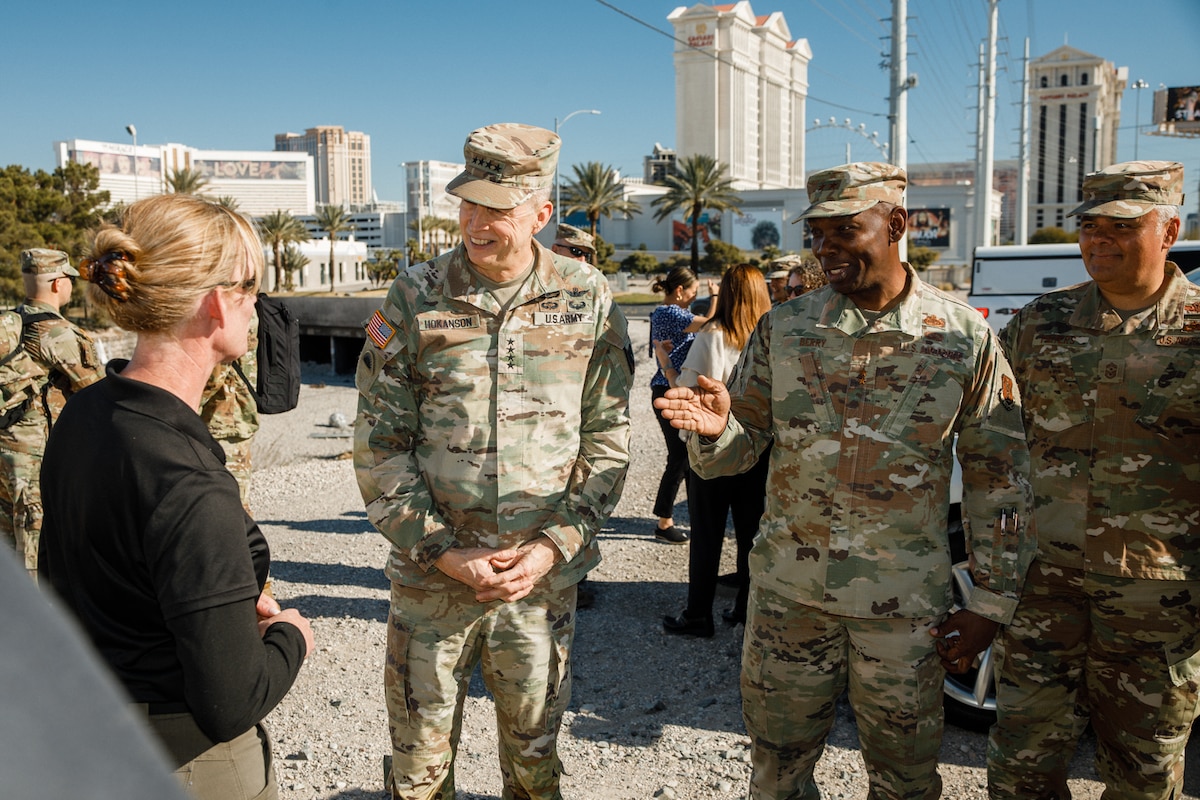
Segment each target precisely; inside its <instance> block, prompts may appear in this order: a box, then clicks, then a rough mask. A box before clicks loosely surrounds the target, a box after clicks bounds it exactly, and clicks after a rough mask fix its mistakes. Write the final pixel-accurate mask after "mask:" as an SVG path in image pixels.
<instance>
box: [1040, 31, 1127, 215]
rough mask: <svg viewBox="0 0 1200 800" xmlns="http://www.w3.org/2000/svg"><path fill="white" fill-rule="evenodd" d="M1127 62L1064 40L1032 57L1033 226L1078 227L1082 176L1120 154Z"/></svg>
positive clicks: (1106, 164) (1112, 160) (1101, 167)
mask: <svg viewBox="0 0 1200 800" xmlns="http://www.w3.org/2000/svg"><path fill="white" fill-rule="evenodd" d="M1127 78H1128V68H1127V67H1115V66H1113V64H1112V62H1111V61H1105V60H1104V59H1103V58H1100V57H1099V56H1094V55H1092V54H1091V53H1085V52H1083V51H1082V50H1076V49H1075V48H1073V47H1070V46H1068V45H1063V46H1062V47H1059V48H1058V49H1056V50H1053V51H1051V52H1049V53H1047V54H1046V55H1044V56H1042V57H1041V58H1035V59H1034V60H1032V61H1031V62H1029V86H1030V88H1029V104H1030V137H1029V141H1030V159H1029V230H1030V231H1031V232H1032V231H1036V230H1038V229H1039V228H1049V227H1059V228H1063V229H1065V230H1074V229H1075V228H1076V227H1077V224H1076V218H1075V217H1068V216H1067V214H1068V213H1069V212H1070V211H1071V209H1072V208H1074V207H1075V206H1077V205H1079V203H1080V202H1081V201H1082V200H1083V188H1082V187H1083V178H1084V176H1085V175H1087V174H1088V173H1089V172H1095V171H1096V170H1098V169H1103V168H1104V167H1107V166H1108V165H1110V164H1112V163H1113V162H1114V161H1115V160H1116V156H1117V129H1118V128H1119V127H1120V124H1121V94H1122V92H1123V91H1124V90H1125V84H1126V82H1127Z"/></svg>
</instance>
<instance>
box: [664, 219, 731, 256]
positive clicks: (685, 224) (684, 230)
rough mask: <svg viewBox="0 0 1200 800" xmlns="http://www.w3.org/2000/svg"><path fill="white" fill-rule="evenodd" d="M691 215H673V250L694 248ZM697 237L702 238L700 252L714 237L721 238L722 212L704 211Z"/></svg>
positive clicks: (697, 229)
mask: <svg viewBox="0 0 1200 800" xmlns="http://www.w3.org/2000/svg"><path fill="white" fill-rule="evenodd" d="M691 219H692V218H691V215H690V214H689V215H688V216H687V217H682V216H680V217H673V218H672V219H671V249H672V250H689V251H690V250H691V249H692V223H691ZM696 238H697V239H699V240H700V252H701V253H703V252H704V245H706V244H708V243H709V242H710V241H712V240H713V239H720V238H721V214H720V212H715V211H704V212H702V213H701V214H700V220H699V224H698V225H697V226H696Z"/></svg>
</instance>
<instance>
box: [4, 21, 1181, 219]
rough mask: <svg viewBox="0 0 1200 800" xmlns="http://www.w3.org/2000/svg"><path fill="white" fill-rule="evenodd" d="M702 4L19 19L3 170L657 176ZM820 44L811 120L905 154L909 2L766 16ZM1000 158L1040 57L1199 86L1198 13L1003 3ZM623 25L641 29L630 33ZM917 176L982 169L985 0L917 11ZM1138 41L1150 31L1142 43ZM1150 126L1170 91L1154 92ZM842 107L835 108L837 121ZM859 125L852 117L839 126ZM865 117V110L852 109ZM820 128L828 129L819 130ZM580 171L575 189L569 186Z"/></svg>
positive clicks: (1154, 83) (1174, 143)
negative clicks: (323, 152) (170, 158)
mask: <svg viewBox="0 0 1200 800" xmlns="http://www.w3.org/2000/svg"><path fill="white" fill-rule="evenodd" d="M678 5H681V3H677V2H671V1H670V0H668V1H667V2H657V0H603V2H601V0H509V2H496V1H495V0H493V2H477V1H476V0H432V1H430V0H425V1H424V2H415V1H414V0H392V2H383V1H382V0H376V1H374V2H368V1H365V0H364V1H363V2H351V1H350V0H323V2H312V1H311V0H292V1H291V2H280V1H279V0H208V1H207V2H203V3H194V4H190V3H179V2H161V0H153V2H150V1H149V0H147V1H145V2H142V1H141V0H116V2H111V3H106V4H97V3H94V2H82V0H44V1H43V2H36V3H35V2H20V3H16V2H14V3H7V4H5V7H4V9H3V10H2V11H0V20H2V21H3V29H4V30H5V32H6V34H7V35H6V36H5V42H4V46H3V47H2V48H0V105H2V107H3V108H4V109H5V111H6V116H7V118H8V121H7V123H6V124H4V125H3V126H0V163H3V164H21V165H23V166H26V167H29V168H31V169H38V168H41V169H46V170H50V169H52V168H53V167H54V154H53V150H52V143H53V142H54V141H55V140H60V139H72V138H80V139H98V140H102V141H115V142H128V141H129V136H128V134H126V132H125V126H126V125H128V124H130V123H132V124H134V125H136V126H137V130H138V142H139V144H158V143H163V142H179V143H182V144H187V145H191V146H195V147H200V148H205V149H230V150H233V149H253V150H270V149H272V147H273V145H274V135H275V134H276V133H279V132H283V131H302V130H303V129H304V128H307V127H312V126H314V125H323V124H329V125H342V126H344V127H346V128H348V129H351V130H360V131H364V132H366V133H368V134H370V136H371V147H372V177H373V180H374V184H375V187H376V191H377V193H378V195H379V196H380V198H381V199H388V200H399V199H402V192H403V174H402V173H403V170H402V169H401V167H400V166H399V165H400V163H401V162H403V161H413V160H418V159H437V160H445V161H459V160H461V156H462V142H463V139H464V138H465V137H466V134H467V133H468V132H469V131H470V130H472V129H473V128H476V127H479V126H482V125H486V124H490V123H494V122H502V121H515V122H527V123H531V124H537V125H542V126H544V127H547V128H553V126H554V121H555V118H556V117H557V118H559V119H560V120H562V119H563V118H565V117H566V116H567V115H568V114H570V113H571V112H572V111H575V110H577V109H593V108H594V109H598V110H599V111H601V114H600V115H599V116H594V115H588V114H580V115H578V116H575V117H573V118H572V119H571V120H570V121H569V122H567V123H565V124H562V125H561V127H560V132H561V134H562V136H563V139H564V151H563V162H564V164H565V165H570V164H577V163H581V162H584V161H600V162H603V163H605V164H609V165H611V166H614V167H616V168H618V169H620V170H622V171H623V172H624V173H626V174H630V175H638V176H640V175H641V172H642V158H643V157H644V156H645V155H647V154H648V153H649V152H650V151H651V149H652V148H653V146H654V144H655V143H656V142H658V143H661V144H663V145H664V146H667V147H672V146H674V144H675V108H674V105H675V103H674V69H673V65H672V47H673V44H672V41H671V39H670V38H668V36H667V35H666V34H668V33H670V25H669V23H667V21H666V17H667V15H668V14H669V13H670V12H671V10H672V9H674V8H675V7H677V6H678ZM752 6H753V9H754V12H755V13H756V14H759V15H763V14H767V13H770V12H772V11H782V12H783V14H784V16H785V18H786V20H787V24H788V27H789V29H790V31H791V34H792V37H793V38H806V39H808V41H809V45H810V47H811V48H812V51H813V60H812V62H811V64H810V73H809V82H810V89H809V92H810V97H809V107H808V117H809V119H810V121H811V120H812V119H815V118H821V119H823V120H827V119H828V118H829V117H830V116H834V117H836V118H837V119H838V120H839V121H840V120H842V119H844V118H846V117H849V118H850V119H851V120H852V123H853V124H854V125H856V126H857V125H858V124H859V123H865V124H866V126H867V130H868V131H872V130H877V131H879V134H880V137H881V139H882V140H884V141H886V139H887V122H886V114H887V99H886V94H887V83H888V75H887V72H886V70H884V69H881V68H880V66H879V65H880V62H881V61H882V60H883V58H884V53H885V51H886V50H887V49H888V41H887V37H888V35H889V33H890V27H889V26H890V23H889V22H888V21H886V19H885V18H886V17H888V16H889V15H890V2H889V1H888V0H774V1H772V0H753V2H752ZM999 8H1000V35H1001V37H1002V39H1001V43H1000V44H1001V51H1002V52H1001V55H1000V58H999V66H1000V67H1001V69H1002V71H1001V72H1000V73H999V74H998V77H997V113H998V118H997V125H996V156H997V157H998V158H1005V157H1015V155H1016V152H1017V131H1016V127H1017V124H1018V122H1019V117H1018V110H1017V107H1016V105H1015V103H1016V102H1017V99H1018V94H1019V91H1018V90H1019V84H1018V81H1019V77H1020V57H1021V51H1022V47H1023V39H1024V37H1025V36H1029V37H1031V40H1032V41H1031V52H1032V55H1033V57H1037V56H1039V55H1043V54H1045V53H1047V52H1049V51H1051V50H1053V49H1054V48H1056V47H1058V46H1059V45H1061V44H1063V42H1064V41H1066V42H1068V43H1069V44H1071V45H1072V46H1074V47H1077V48H1079V49H1081V50H1084V51H1087V52H1090V53H1094V54H1096V55H1100V56H1103V57H1105V58H1107V59H1108V60H1110V61H1113V62H1114V63H1115V64H1116V65H1117V66H1127V67H1129V79H1130V82H1131V83H1132V82H1133V81H1134V80H1136V79H1138V78H1143V79H1145V80H1146V81H1147V83H1149V84H1150V86H1151V87H1152V89H1153V88H1157V87H1158V86H1159V84H1160V83H1161V84H1165V85H1166V86H1185V85H1193V84H1200V45H1197V42H1198V41H1200V2H1196V0H1146V1H1144V2H1138V3H1135V2H1133V0H1001V1H1000V5H999ZM622 12H623V13H622ZM909 15H910V24H909V33H910V57H909V71H910V72H915V73H917V74H918V75H919V77H920V83H919V85H918V87H917V88H916V89H914V90H913V91H912V93H911V94H910V99H909V119H910V137H911V142H910V145H909V162H910V163H918V162H922V161H942V160H969V159H971V158H972V157H973V146H974V128H975V110H974V105H975V103H976V89H975V81H976V74H977V68H976V66H975V61H976V58H977V52H978V47H979V42H980V41H982V40H983V39H984V38H985V37H986V34H987V3H986V2H985V0H909ZM1134 32H1138V33H1137V35H1134ZM1137 94H1138V93H1137V92H1135V91H1133V90H1128V91H1127V92H1126V94H1125V100H1124V108H1123V117H1122V129H1121V133H1120V151H1119V157H1120V158H1121V159H1122V160H1126V159H1130V158H1132V157H1133V154H1134V144H1133V141H1134V130H1133V125H1134V115H1135V105H1137V104H1138V101H1137ZM1141 95H1142V97H1141V101H1140V110H1141V120H1142V122H1143V123H1146V122H1148V121H1149V118H1150V109H1151V106H1152V99H1153V98H1152V96H1153V91H1152V90H1150V91H1143V92H1141ZM831 104H836V105H831ZM837 106H845V107H847V108H839V107H837ZM847 109H851V110H847ZM810 124H811V122H810ZM847 142H849V143H850V145H851V152H852V157H853V158H854V159H856V160H858V159H874V158H877V157H878V152H877V151H876V150H875V149H874V148H873V147H872V146H871V145H870V143H869V142H867V140H866V139H864V138H863V137H861V136H859V135H857V134H855V133H850V132H847V131H840V130H816V131H813V132H811V133H810V134H809V135H808V147H809V152H808V158H807V166H808V168H809V169H818V168H821V167H825V166H831V165H833V164H837V163H841V162H842V161H844V160H845V149H846V144H847ZM1138 156H1139V157H1140V158H1143V159H1145V158H1164V159H1173V160H1178V161H1182V162H1184V164H1185V166H1186V169H1187V192H1188V195H1189V202H1188V206H1189V207H1194V205H1193V203H1194V202H1195V200H1196V197H1197V195H1198V194H1200V192H1198V191H1197V189H1196V187H1197V185H1198V182H1200V139H1192V140H1186V139H1169V138H1166V137H1159V136H1142V137H1141V138H1140V143H1139V145H1138ZM564 171H567V172H568V174H569V171H568V170H564Z"/></svg>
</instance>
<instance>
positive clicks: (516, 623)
mask: <svg viewBox="0 0 1200 800" xmlns="http://www.w3.org/2000/svg"><path fill="white" fill-rule="evenodd" d="M575 591H576V590H575V587H574V586H570V587H568V588H566V589H561V590H557V591H543V592H537V591H535V592H534V593H533V594H531V595H529V596H528V597H525V598H523V599H521V600H518V601H515V602H511V603H500V602H492V603H479V602H476V600H475V592H474V590H472V589H468V588H467V587H465V586H464V587H463V588H462V590H461V591H459V590H455V591H446V592H431V591H426V590H422V589H417V588H413V587H410V586H402V585H400V584H397V583H393V584H392V605H391V609H390V612H389V614H388V638H387V664H386V666H385V668H384V693H385V696H386V700H387V707H388V718H389V722H390V727H391V734H392V796H393V797H395V798H403V800H454V796H455V795H454V757H455V754H456V753H457V751H458V740H459V734H460V733H461V730H462V713H463V703H464V701H465V700H466V697H467V687H468V684H469V683H470V680H471V673H472V672H473V671H474V669H475V665H476V664H480V665H481V667H482V672H483V681H484V684H485V685H486V686H487V688H488V690H489V691H490V692H491V693H492V696H493V697H494V698H495V703H496V728H497V732H498V739H499V751H500V772H501V775H502V777H503V781H504V788H503V794H502V795H501V797H502V798H503V800H559V799H560V798H561V797H562V794H561V793H560V792H559V776H560V774H561V773H562V765H561V763H560V762H559V759H558V747H557V742H558V729H559V725H560V724H561V722H562V715H563V712H564V711H565V710H566V708H567V704H568V703H569V702H570V699H571V671H570V652H571V642H572V640H573V639H574V636H575Z"/></svg>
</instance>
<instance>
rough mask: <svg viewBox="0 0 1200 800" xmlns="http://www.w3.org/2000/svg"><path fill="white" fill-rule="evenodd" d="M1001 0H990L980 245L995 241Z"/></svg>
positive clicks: (979, 196)
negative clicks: (998, 50) (993, 239)
mask: <svg viewBox="0 0 1200 800" xmlns="http://www.w3.org/2000/svg"><path fill="white" fill-rule="evenodd" d="M999 4H1000V0H988V54H987V67H986V69H987V73H986V76H985V77H986V80H985V81H984V91H985V93H986V94H985V97H984V108H983V136H982V138H983V152H982V153H981V154H980V161H981V164H980V170H981V172H982V174H981V175H980V178H981V180H980V182H979V185H978V191H977V192H976V195H977V196H976V198H975V208H976V211H977V213H978V215H979V216H978V217H977V221H978V224H979V229H978V231H977V233H976V237H975V243H976V244H977V245H987V244H992V224H991V223H992V220H991V216H992V215H991V208H992V184H993V180H992V169H993V164H994V162H995V160H996V156H995V148H996V28H997V27H998V22H999Z"/></svg>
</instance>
